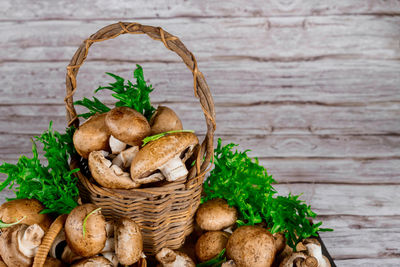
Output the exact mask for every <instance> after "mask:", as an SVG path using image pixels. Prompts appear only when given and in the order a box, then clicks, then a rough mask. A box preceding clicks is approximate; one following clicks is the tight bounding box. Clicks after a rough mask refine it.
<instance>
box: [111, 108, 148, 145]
mask: <svg viewBox="0 0 400 267" xmlns="http://www.w3.org/2000/svg"><path fill="white" fill-rule="evenodd" d="M105 123H106V125H107V128H108V129H109V131H110V132H111V135H112V136H113V137H114V138H115V139H117V140H119V141H120V142H123V143H125V144H128V145H131V146H139V145H141V143H142V140H143V138H145V137H146V136H148V135H149V134H150V125H149V123H148V122H147V119H146V118H145V117H144V116H143V115H142V114H140V113H139V112H137V111H136V110H134V109H131V108H128V107H117V108H114V109H112V110H110V111H109V112H107V116H106V118H105Z"/></svg>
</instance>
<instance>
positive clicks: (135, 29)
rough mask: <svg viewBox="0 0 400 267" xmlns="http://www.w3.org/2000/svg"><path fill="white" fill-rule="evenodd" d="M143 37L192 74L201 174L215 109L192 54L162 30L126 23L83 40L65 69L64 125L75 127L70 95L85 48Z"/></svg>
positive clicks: (210, 142)
mask: <svg viewBox="0 0 400 267" xmlns="http://www.w3.org/2000/svg"><path fill="white" fill-rule="evenodd" d="M126 33H130V34H147V35H148V36H149V37H150V38H152V39H154V40H157V41H161V42H163V44H164V45H165V47H166V48H167V49H169V50H171V51H173V52H175V53H176V54H178V56H180V57H181V58H182V60H183V62H184V63H185V64H186V66H187V67H188V68H189V69H190V70H191V71H192V74H193V87H194V95H195V96H196V97H197V98H198V99H199V101H200V105H201V108H202V110H203V113H204V116H205V119H206V124H207V134H206V137H205V139H204V141H203V143H202V144H201V148H200V153H199V154H198V159H201V158H202V157H201V156H203V155H204V153H206V155H205V158H204V161H203V162H202V164H201V166H199V165H200V164H199V162H200V160H197V161H196V162H197V164H196V165H197V166H196V167H197V175H198V176H199V175H200V172H205V171H206V169H207V166H208V165H209V164H210V161H211V160H212V159H213V154H214V144H213V141H214V131H215V128H216V124H215V109H214V101H213V98H212V95H211V93H210V89H209V88H208V85H207V82H206V79H205V78H204V75H203V74H202V73H201V72H200V71H199V69H198V67H197V61H196V58H195V57H194V55H193V54H192V52H190V51H189V50H188V49H187V48H186V47H185V45H184V44H183V43H182V42H181V41H180V40H179V38H178V37H176V36H174V35H172V34H170V33H168V32H166V31H164V30H163V29H162V28H160V27H153V26H148V25H141V24H139V23H130V22H119V23H114V24H111V25H108V26H106V27H104V28H102V29H100V30H99V31H97V32H96V33H95V34H93V35H91V36H90V37H89V38H88V39H86V40H85V41H84V42H83V43H82V44H81V45H80V46H79V48H78V50H77V51H76V52H75V54H74V56H73V57H72V59H71V61H70V63H69V65H68V66H67V76H66V96H65V99H64V102H65V108H66V111H67V120H68V126H71V125H73V126H75V127H78V126H79V119H78V116H77V113H76V110H75V107H74V101H73V95H74V93H75V91H76V76H77V74H78V72H79V68H80V67H81V66H82V64H83V62H84V61H85V59H86V57H87V55H88V52H89V48H90V46H91V45H92V44H93V43H96V42H102V41H106V40H109V39H113V38H116V37H118V36H119V35H121V34H126Z"/></svg>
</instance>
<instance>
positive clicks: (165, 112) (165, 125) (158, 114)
mask: <svg viewBox="0 0 400 267" xmlns="http://www.w3.org/2000/svg"><path fill="white" fill-rule="evenodd" d="M150 126H151V135H155V134H159V133H164V132H168V131H174V130H182V129H183V127H182V122H181V120H180V119H179V117H178V115H176V113H175V112H174V111H173V110H172V109H170V108H168V107H164V106H159V107H158V108H157V110H156V111H155V112H154V114H153V116H151V119H150Z"/></svg>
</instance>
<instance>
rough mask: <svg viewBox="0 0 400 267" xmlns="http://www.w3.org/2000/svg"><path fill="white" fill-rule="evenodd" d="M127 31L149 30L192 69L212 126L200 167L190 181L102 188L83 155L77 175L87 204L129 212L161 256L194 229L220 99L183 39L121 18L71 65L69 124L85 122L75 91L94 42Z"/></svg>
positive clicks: (147, 245) (75, 164)
mask: <svg viewBox="0 0 400 267" xmlns="http://www.w3.org/2000/svg"><path fill="white" fill-rule="evenodd" d="M126 33H131V34H147V35H148V36H149V37H151V38H152V39H154V40H158V41H162V42H163V43H164V45H165V47H166V48H168V49H169V50H171V51H174V52H175V53H177V54H178V55H179V56H180V57H181V58H182V60H183V62H184V63H185V64H186V66H187V67H188V68H189V69H190V70H191V71H192V73H193V82H194V94H195V96H196V97H197V98H198V99H199V101H200V105H201V108H202V110H203V112H204V116H205V120H206V124H207V133H206V136H205V139H204V141H203V142H202V144H201V145H200V146H199V147H198V149H197V152H196V153H197V154H196V159H197V160H196V165H195V166H194V167H193V168H192V169H190V170H189V175H188V179H187V180H186V181H183V182H173V183H170V184H166V185H163V186H160V187H151V188H139V189H131V190H121V189H108V188H103V187H101V186H99V185H98V184H97V183H96V182H95V181H94V180H93V179H92V178H91V177H90V173H89V172H88V169H87V163H86V162H85V161H84V160H82V159H81V158H80V157H79V156H75V157H73V159H72V161H71V167H72V168H80V169H81V171H80V172H78V173H77V174H76V175H77V177H78V179H79V182H80V183H79V189H80V194H81V198H82V200H83V202H91V203H94V204H95V205H97V206H99V207H101V208H102V212H103V214H104V215H105V216H106V217H107V218H113V217H118V216H126V217H129V218H132V219H133V220H135V221H136V222H137V223H138V224H139V225H140V226H141V228H142V232H143V236H144V251H145V252H146V253H149V254H155V253H156V252H158V251H159V250H160V249H161V248H163V247H168V248H171V249H177V248H179V247H180V246H181V245H182V244H183V242H184V240H185V237H186V236H187V235H188V234H190V233H191V232H192V230H193V216H194V213H195V211H196V209H197V207H198V205H199V203H200V194H201V190H202V183H203V180H204V175H205V174H206V172H207V171H208V169H209V166H210V161H211V160H212V158H213V138H214V131H215V112H214V103H213V99H212V96H211V93H210V90H209V88H208V86H207V83H206V81H205V78H204V76H203V74H202V73H201V72H200V71H199V70H198V68H197V63H196V59H195V57H194V56H193V54H192V53H191V52H190V51H189V50H187V48H186V47H185V46H184V45H183V43H182V42H181V41H180V40H179V39H178V38H177V37H175V36H173V35H171V34H169V33H168V32H166V31H164V30H163V29H161V28H159V27H152V26H146V25H140V24H138V23H126V22H119V23H116V24H111V25H109V26H106V27H104V28H102V29H101V30H99V31H98V32H96V33H95V34H93V35H92V36H91V37H90V38H89V39H87V40H85V41H84V42H83V43H82V45H81V46H80V47H79V48H78V50H77V51H76V53H75V55H74V56H73V58H72V60H71V62H70V64H69V66H68V67H67V77H66V91H67V95H66V97H65V104H66V109H67V119H68V125H69V126H71V125H74V126H75V127H78V126H79V120H78V118H77V114H76V111H75V108H74V105H73V95H74V93H75V90H76V75H77V74H78V71H79V68H80V66H81V65H82V64H83V62H84V60H85V59H86V57H87V54H88V51H89V48H90V46H91V45H92V44H93V43H95V42H101V41H105V40H109V39H112V38H115V37H117V36H119V35H121V34H126Z"/></svg>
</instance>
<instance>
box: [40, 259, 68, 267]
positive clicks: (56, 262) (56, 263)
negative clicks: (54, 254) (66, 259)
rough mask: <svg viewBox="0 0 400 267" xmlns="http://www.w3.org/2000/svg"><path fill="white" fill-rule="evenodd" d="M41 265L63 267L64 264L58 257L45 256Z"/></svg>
mask: <svg viewBox="0 0 400 267" xmlns="http://www.w3.org/2000/svg"><path fill="white" fill-rule="evenodd" d="M43 267H65V265H64V263H63V262H62V261H60V260H58V259H55V258H51V257H47V259H46V261H45V262H44V265H43Z"/></svg>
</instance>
